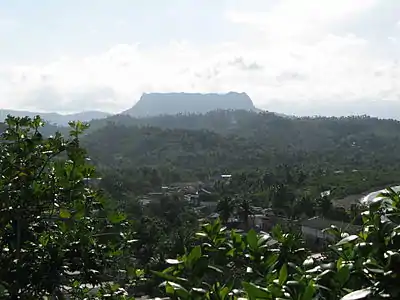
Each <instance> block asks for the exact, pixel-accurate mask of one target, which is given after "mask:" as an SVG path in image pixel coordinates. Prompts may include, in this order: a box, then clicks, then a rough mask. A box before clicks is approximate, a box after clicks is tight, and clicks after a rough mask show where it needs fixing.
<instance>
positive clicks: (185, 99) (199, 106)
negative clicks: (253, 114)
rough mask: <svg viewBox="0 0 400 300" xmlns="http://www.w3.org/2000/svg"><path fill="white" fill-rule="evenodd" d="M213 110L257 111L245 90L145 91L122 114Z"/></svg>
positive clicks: (144, 114) (148, 114)
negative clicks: (208, 91) (200, 91)
mask: <svg viewBox="0 0 400 300" xmlns="http://www.w3.org/2000/svg"><path fill="white" fill-rule="evenodd" d="M213 110H251V111H257V108H256V107H255V106H254V104H253V101H252V100H251V98H250V97H249V96H248V95H247V94H246V93H244V92H242V93H238V92H232V91H231V92H228V93H185V92H179V93H144V94H142V96H141V97H140V99H139V101H138V102H137V103H136V104H135V105H134V106H133V107H132V108H130V109H128V110H126V111H124V112H123V113H122V114H127V115H130V116H133V117H151V116H157V115H175V114H181V113H207V112H210V111H213Z"/></svg>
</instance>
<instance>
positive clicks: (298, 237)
mask: <svg viewBox="0 0 400 300" xmlns="http://www.w3.org/2000/svg"><path fill="white" fill-rule="evenodd" d="M378 123H379V122H378ZM378 125H379V124H378ZM5 126H6V130H5V131H3V133H2V135H1V141H2V143H1V144H0V158H1V159H0V171H1V174H2V176H1V179H0V200H1V201H0V266H1V268H0V299H115V300H133V299H135V298H134V297H136V298H137V297H140V296H141V295H148V296H151V297H157V296H161V297H163V296H168V297H169V299H186V300H192V299H210V300H211V299H213V300H214V299H215V300H220V299H223V300H239V299H249V300H253V299H254V300H255V299H266V300H272V299H288V300H289V299H291V300H292V299H293V300H294V299H296V300H297V299H300V300H314V299H321V300H338V299H341V300H357V299H366V300H368V299H399V297H400V289H399V287H398V279H399V276H400V271H399V270H400V268H399V266H400V253H399V251H400V231H399V226H400V225H399V224H400V222H399V221H400V196H399V193H396V192H395V191H394V190H392V189H390V188H389V189H387V192H385V193H383V194H381V195H380V198H377V199H375V200H374V201H373V202H371V203H370V204H369V205H368V206H365V207H364V206H355V207H352V208H351V209H350V210H344V209H338V208H335V207H333V206H332V202H331V195H330V194H329V193H321V191H323V190H321V189H322V188H324V186H323V185H324V184H337V183H338V182H339V181H340V180H342V179H343V177H335V175H334V174H336V173H335V172H334V173H332V174H326V173H325V175H324V173H319V175H318V174H317V173H316V174H314V176H312V174H310V173H309V171H308V169H307V168H306V166H305V167H304V168H303V167H301V166H296V167H295V166H289V165H282V164H281V165H279V166H277V167H276V170H273V169H261V167H262V166H259V168H258V169H257V168H256V167H255V166H254V167H253V170H252V171H246V172H241V173H238V174H235V175H233V176H232V177H231V178H230V179H229V180H228V181H226V182H222V183H221V182H217V183H216V185H215V187H214V188H215V192H214V193H212V194H209V193H206V196H204V197H205V198H208V200H210V197H211V196H213V197H215V198H216V199H214V200H216V201H217V206H216V208H215V210H216V212H217V213H218V214H219V217H220V218H219V219H217V220H212V219H213V218H214V217H213V214H212V215H209V214H208V213H207V210H204V208H202V207H201V205H200V204H201V203H197V204H196V203H195V202H192V201H190V200H189V201H188V200H187V198H186V197H184V196H187V195H186V194H184V195H183V194H182V191H179V190H176V191H175V192H166V193H158V194H159V196H158V197H157V198H154V199H153V200H152V201H150V202H149V203H147V204H144V203H142V202H140V201H139V197H137V196H138V193H139V192H143V191H140V188H141V187H143V186H146V187H148V188H150V189H151V188H153V189H155V188H156V186H158V185H160V184H161V181H162V180H164V178H162V177H161V178H160V176H159V175H160V174H158V170H157V169H152V168H150V167H142V168H141V169H140V170H136V169H134V168H131V167H133V166H135V164H136V163H137V161H139V162H140V159H136V158H135V155H134V154H138V153H139V152H140V151H147V150H148V149H150V148H151V149H156V148H155V147H156V146H158V144H157V141H158V140H160V144H168V142H171V141H173V142H174V143H172V142H171V144H172V145H173V146H172V148H171V149H170V152H169V154H172V153H173V151H172V149H175V150H176V149H178V148H177V147H178V146H177V145H175V143H177V141H178V140H179V138H178V137H181V139H183V140H185V141H187V142H188V143H187V145H185V144H184V143H183V144H184V146H181V148H179V149H180V150H181V152H185V151H189V150H190V148H188V147H190V145H191V144H192V143H193V142H199V140H201V141H204V143H203V144H204V145H202V146H197V148H198V149H201V150H202V151H199V153H202V154H201V155H203V157H208V156H204V153H207V151H210V150H207V149H214V150H215V149H216V148H213V147H210V145H209V144H213V143H218V142H219V141H220V140H221V143H220V144H218V145H219V146H220V147H222V148H224V147H231V148H230V150H231V152H232V153H235V152H237V151H242V148H236V147H239V146H243V145H242V143H243V144H245V143H247V140H246V139H244V138H236V141H235V143H237V144H231V142H230V139H232V138H233V137H232V136H223V135H218V134H216V133H210V132H203V131H188V130H182V129H176V130H163V129H160V128H154V127H151V128H137V127H123V126H122V127H121V126H116V127H114V128H112V127H111V126H110V127H106V128H104V129H102V130H100V131H98V132H97V133H96V134H97V135H94V134H90V135H87V136H86V141H85V142H84V143H86V144H90V143H91V142H93V141H92V140H91V139H95V138H98V139H100V140H99V141H97V143H96V144H95V145H96V146H97V147H99V148H98V149H97V152H99V151H100V150H101V151H103V152H104V156H102V155H99V156H98V158H97V161H96V163H97V164H98V165H100V166H103V168H102V169H100V170H97V171H96V169H95V168H94V167H93V165H91V163H90V161H91V160H90V158H89V157H88V154H87V152H86V151H85V149H84V148H82V144H84V143H82V140H81V136H82V135H83V134H84V131H85V128H86V126H85V125H84V124H82V123H80V122H77V123H73V124H71V127H70V128H69V131H70V134H69V136H68V137H66V138H64V137H62V136H61V135H60V134H56V135H55V136H53V137H49V138H48V137H46V136H45V135H44V134H41V129H42V126H43V122H42V121H41V120H40V118H35V119H34V120H31V119H29V118H22V119H21V118H8V119H7V120H6V125H5ZM110 128H111V129H110ZM128 132H134V135H133V136H130V135H129V134H128ZM112 133H114V138H113V139H111V136H113V135H112ZM106 134H111V136H107V135H106ZM103 136H107V137H108V138H109V139H110V140H109V143H106V141H107V139H103ZM153 136H156V137H157V138H151V137H153ZM135 137H140V139H139V140H138V142H136V143H135V142H132V141H133V140H134V138H135ZM172 137H174V139H173V138H172ZM182 137H183V138H182ZM208 137H211V138H209V139H207V138H208ZM381 137H382V139H383V140H385V139H388V136H385V135H384V134H382V135H381ZM389 137H390V136H389ZM249 140H250V141H251V139H249ZM222 141H223V142H222ZM189 142H190V143H189ZM102 143H103V144H104V145H103V144H102ZM181 144H182V143H181ZM131 145H133V146H131ZM351 145H353V144H352V143H351ZM366 145H368V143H366ZM393 145H394V146H395V147H397V144H396V143H393ZM128 146H129V147H128ZM125 147H128V150H126V152H122V154H123V155H124V156H126V158H125V160H126V161H129V162H130V163H132V165H126V166H124V164H123V161H122V162H121V164H120V167H121V168H125V170H130V172H131V173H130V174H129V175H130V177H129V176H127V175H128V174H121V173H120V172H119V171H120V170H119V169H118V166H116V165H115V166H113V163H115V161H112V162H109V163H107V161H106V160H107V157H111V155H110V152H113V151H120V149H124V148H125ZM141 147H142V148H141ZM247 147H250V146H247ZM349 149H350V148H349ZM364 149H365V152H366V153H367V154H369V155H372V154H371V153H370V152H367V150H368V151H371V150H372V149H373V148H372V147H370V148H367V147H366V146H365V147H364ZM131 151H132V152H131ZM346 151H350V150H346ZM91 152H92V154H91V156H92V157H94V156H95V153H96V151H95V149H94V148H92V149H91ZM133 152H134V153H133ZM203 152H204V153H203ZM320 153H321V155H322V153H323V152H320ZM239 154H240V152H239V153H237V154H236V156H235V155H232V157H233V158H235V157H240V155H239ZM339 154H340V152H339ZM339 154H338V155H339ZM343 154H344V152H343ZM385 154H386V155H389V152H387V151H386V152H385ZM286 155H289V153H286ZM391 156H392V157H393V156H394V157H395V156H396V154H393V155H391ZM261 157H263V156H262V155H261V154H260V158H261ZM151 159H153V160H154V159H156V157H155V156H153V157H151ZM158 159H159V160H157V161H155V162H154V164H153V165H157V163H162V161H163V160H164V157H160V158H158ZM237 159H238V158H237ZM103 160H105V161H103ZM149 161H150V160H149ZM177 161H178V160H177ZM304 161H307V160H304ZM134 162H135V163H134ZM185 162H186V161H185ZM214 162H215V163H218V161H217V160H215V161H214ZM202 163H208V161H206V160H205V161H202ZM236 163H237V164H238V168H235V170H239V169H240V168H241V167H245V166H246V164H247V163H252V161H251V160H250V161H249V162H242V164H239V163H240V161H239V160H237V161H236ZM309 163H310V165H312V162H311V161H310V162H309ZM376 163H377V164H382V165H383V166H385V167H386V165H385V161H384V160H379V159H378V161H377V162H376ZM104 165H106V167H104ZM171 166H172V167H173V165H172V164H171ZM365 166H367V164H365ZM207 167H209V168H211V167H212V166H211V164H210V165H207ZM214 167H215V166H214ZM181 168H183V169H184V168H185V165H184V163H183V162H182V165H181ZM204 168H206V166H204ZM111 169H113V170H114V173H112V174H111V175H110V173H109V175H106V177H108V178H107V181H106V184H102V183H101V184H100V187H101V189H98V187H97V186H96V184H92V180H93V183H94V182H96V179H97V178H96V176H98V173H99V172H98V171H100V173H102V172H104V171H106V172H107V170H111ZM186 169H189V167H186ZM373 170H374V169H373V168H371V167H370V169H369V171H368V172H370V173H371V174H372V175H371V176H370V177H368V180H369V182H368V184H376V183H377V182H378V181H379V178H380V177H382V175H383V174H384V169H382V168H377V169H375V173H374V172H373ZM393 170H394V168H393ZM137 171H140V172H137ZM176 171H177V173H176V174H177V175H179V174H180V173H179V170H176ZM340 174H342V173H340ZM340 174H339V175H340ZM343 174H344V175H345V174H347V173H346V172H344V173H343ZM350 174H356V175H354V176H359V177H358V179H356V177H354V178H353V177H352V178H351V179H352V180H353V181H351V182H350V181H347V182H346V181H345V182H342V183H344V186H351V185H352V184H354V183H357V181H361V182H364V184H365V180H363V179H366V177H365V176H366V174H367V172H364V171H357V172H351V173H350ZM361 174H362V175H361ZM138 175H141V176H138ZM336 175H337V174H336ZM392 175H394V173H393V174H392ZM324 176H326V177H325V178H323V177H324ZM332 176H333V177H332ZM340 176H341V175H340ZM126 177H129V178H128V180H126ZM345 178H347V179H349V178H350V177H345ZM124 179H125V180H126V181H124V182H122V181H121V180H124ZM132 179H133V180H134V181H135V185H134V186H133V189H132V187H130V183H132ZM160 179H161V181H160ZM387 179H389V177H387ZM392 179H395V176H393V177H392ZM171 180H172V181H173V180H177V178H175V179H171ZM147 181H149V183H150V184H149V185H148V186H147ZM312 182H314V183H315V184H316V186H315V190H310V189H309V187H310V184H311V183H312ZM129 187H130V188H131V190H129ZM200 191H201V190H200ZM199 197H200V196H199ZM204 197H203V198H204ZM203 200H205V199H203ZM256 206H261V207H256ZM256 209H257V210H258V211H259V213H260V209H261V211H262V212H263V215H261V217H262V218H267V219H268V217H267V215H268V216H269V217H273V218H274V219H275V220H280V221H282V222H283V223H282V225H281V223H273V224H272V225H273V227H271V228H269V229H267V228H265V229H263V230H260V228H259V227H257V225H255V220H256V216H257V215H256ZM271 213H272V214H271ZM275 213H276V214H275ZM278 213H283V215H282V216H279V215H277V214H278ZM312 216H315V217H316V218H313V219H308V218H310V217H312ZM258 217H260V215H258ZM321 217H322V218H336V219H338V220H340V222H334V221H330V220H327V219H322V220H325V222H324V223H323V224H326V226H325V225H324V227H323V228H320V229H318V230H319V231H318V232H319V234H320V235H319V236H320V237H323V240H324V241H323V243H322V244H321V243H319V242H318V239H319V238H317V240H316V242H315V243H314V244H313V242H311V244H310V241H308V238H309V235H308V234H307V231H305V230H303V227H304V224H307V223H303V222H302V221H303V220H306V221H308V223H316V221H317V220H321V219H320V218H321ZM232 219H233V221H232ZM310 221H311V222H310ZM343 221H345V222H352V223H355V222H356V221H357V224H358V225H359V226H354V225H353V224H349V223H343ZM228 227H229V228H232V230H228V229H227V228H228ZM240 228H243V229H244V231H243V230H240ZM265 230H267V231H265ZM318 245H320V248H318V250H317V249H315V248H314V246H318ZM316 251H318V252H317V253H316ZM139 299H140V298H139Z"/></svg>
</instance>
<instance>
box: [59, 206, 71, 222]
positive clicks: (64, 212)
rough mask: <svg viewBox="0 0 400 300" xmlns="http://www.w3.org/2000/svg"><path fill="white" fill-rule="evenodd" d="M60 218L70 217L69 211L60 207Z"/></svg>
mask: <svg viewBox="0 0 400 300" xmlns="http://www.w3.org/2000/svg"><path fill="white" fill-rule="evenodd" d="M60 218H62V219H69V218H71V213H70V212H69V211H68V210H66V209H63V208H62V209H60Z"/></svg>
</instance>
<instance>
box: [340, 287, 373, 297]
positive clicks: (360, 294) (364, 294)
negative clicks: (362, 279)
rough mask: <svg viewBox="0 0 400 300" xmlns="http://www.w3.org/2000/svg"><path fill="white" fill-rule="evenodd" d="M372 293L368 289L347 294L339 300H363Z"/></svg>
mask: <svg viewBox="0 0 400 300" xmlns="http://www.w3.org/2000/svg"><path fill="white" fill-rule="evenodd" d="M371 293H372V291H371V289H370V288H366V289H362V290H358V291H354V292H351V293H350V294H347V295H346V296H344V297H343V298H342V299H341V300H359V299H365V298H367V297H368V296H369V295H370V294H371Z"/></svg>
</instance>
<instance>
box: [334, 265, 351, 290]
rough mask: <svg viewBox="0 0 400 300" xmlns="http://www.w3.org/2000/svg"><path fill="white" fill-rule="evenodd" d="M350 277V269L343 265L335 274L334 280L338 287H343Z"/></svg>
mask: <svg viewBox="0 0 400 300" xmlns="http://www.w3.org/2000/svg"><path fill="white" fill-rule="evenodd" d="M349 277H350V267H349V265H343V266H342V267H341V268H340V269H339V271H338V272H337V273H336V275H335V278H336V280H337V281H339V283H340V285H341V286H342V285H344V284H345V283H346V282H347V280H349Z"/></svg>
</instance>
